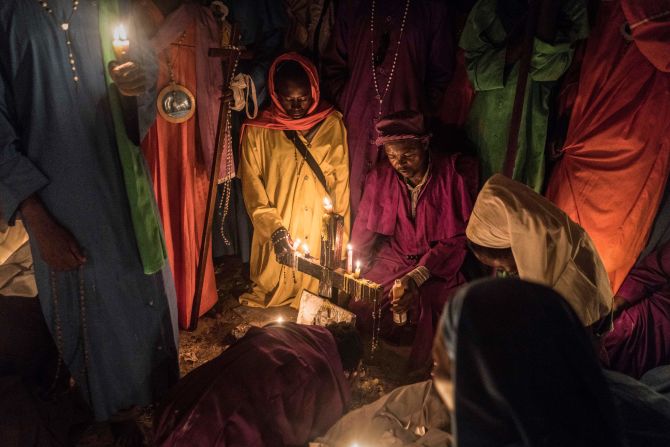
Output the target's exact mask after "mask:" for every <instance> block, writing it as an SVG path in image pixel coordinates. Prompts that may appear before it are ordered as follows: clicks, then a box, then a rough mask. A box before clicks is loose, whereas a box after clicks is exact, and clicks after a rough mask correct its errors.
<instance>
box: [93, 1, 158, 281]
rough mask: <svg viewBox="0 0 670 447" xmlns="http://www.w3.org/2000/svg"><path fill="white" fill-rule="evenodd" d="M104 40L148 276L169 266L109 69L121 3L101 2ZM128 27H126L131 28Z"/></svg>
mask: <svg viewBox="0 0 670 447" xmlns="http://www.w3.org/2000/svg"><path fill="white" fill-rule="evenodd" d="M99 22H100V40H101V44H102V56H103V60H104V67H105V78H106V81H107V91H108V92H109V103H110V107H111V109H112V116H113V119H114V132H115V135H116V145H117V147H118V149H119V159H120V160H121V167H122V169H123V180H124V183H125V186H126V195H127V196H128V204H129V206H130V216H131V219H132V221H133V229H134V230H135V240H136V242H137V249H138V250H139V253H140V258H141V260H142V266H143V268H144V273H145V274H147V275H150V274H153V273H156V272H157V271H159V270H161V269H162V268H163V266H164V265H165V260H166V258H167V251H166V249H165V240H164V239H163V231H162V229H161V224H160V219H159V217H158V210H157V209H156V205H155V203H154V191H153V187H152V184H151V180H150V179H149V175H148V174H147V171H146V168H145V165H144V159H143V156H142V152H141V151H140V148H139V147H137V146H136V145H135V144H133V142H132V141H130V139H129V138H128V134H127V132H126V128H125V125H124V121H123V111H122V109H121V98H120V97H119V92H118V90H117V89H116V88H115V87H114V86H113V81H112V78H111V76H110V74H109V71H108V70H107V69H106V68H107V66H108V64H109V62H110V61H113V60H114V59H115V55H114V49H113V47H112V40H113V39H112V38H113V32H114V27H115V26H116V25H117V24H118V23H120V21H119V5H118V2H117V0H101V1H100V6H99ZM127 25H128V24H126V26H127Z"/></svg>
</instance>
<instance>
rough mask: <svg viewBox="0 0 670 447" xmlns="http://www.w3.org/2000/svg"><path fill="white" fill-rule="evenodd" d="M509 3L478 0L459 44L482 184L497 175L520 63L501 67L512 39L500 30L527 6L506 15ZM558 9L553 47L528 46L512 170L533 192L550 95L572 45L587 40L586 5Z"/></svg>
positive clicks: (576, 0) (579, 0)
mask: <svg viewBox="0 0 670 447" xmlns="http://www.w3.org/2000/svg"><path fill="white" fill-rule="evenodd" d="M514 3H515V2H511V1H510V0H507V1H500V0H479V1H478V2H477V3H476V4H475V6H474V7H473V8H472V10H471V11H470V15H469V17H468V20H467V22H466V24H465V28H464V30H463V34H462V35H461V40H460V46H461V48H462V49H463V50H464V51H465V61H466V66H467V70H468V75H469V77H470V82H471V83H472V86H473V87H474V89H475V92H476V94H475V97H474V99H473V102H472V107H471V109H470V114H469V116H468V120H467V123H466V131H467V134H468V138H470V140H471V141H472V142H473V143H474V146H475V148H476V149H477V153H478V155H479V158H480V160H481V164H482V181H486V180H487V179H488V178H489V177H491V175H493V174H495V173H497V172H502V170H503V164H504V162H505V157H506V154H507V146H508V140H509V128H510V121H511V119H512V109H513V106H514V100H515V95H516V88H517V78H518V76H519V65H520V63H519V62H515V63H513V64H511V63H508V62H507V61H506V55H507V52H508V50H509V48H508V47H509V41H510V39H511V37H510V34H509V30H508V29H506V27H505V24H506V22H510V21H514V20H516V18H514V16H518V15H522V14H526V13H527V5H526V2H522V3H523V4H522V6H521V7H520V8H519V9H517V10H515V11H507V9H508V8H509V6H507V5H511V4H514ZM516 3H517V4H518V3H519V2H516ZM561 5H562V6H561V9H560V13H559V16H558V18H557V21H558V25H557V32H556V38H555V40H554V42H551V43H549V42H544V41H542V40H540V39H538V38H535V40H534V43H533V50H532V55H531V62H530V68H529V73H528V83H527V86H526V93H525V96H524V98H523V113H522V115H521V125H520V127H519V136H518V143H517V144H518V149H517V155H516V161H515V165H514V173H513V178H514V179H515V180H519V181H520V182H522V183H525V184H527V185H528V186H530V187H531V188H533V189H534V190H535V191H537V192H540V190H541V188H542V186H543V184H544V174H545V163H546V161H545V144H546V140H547V126H548V119H549V108H550V99H551V96H552V92H553V90H554V87H555V85H556V81H557V80H558V79H559V78H560V77H561V76H562V75H563V73H565V71H566V70H567V69H568V67H569V66H570V62H571V61H572V53H573V50H572V45H573V44H574V43H575V42H576V41H577V40H579V39H584V38H585V37H586V36H587V34H588V18H587V14H586V2H584V1H583V0H567V1H562V2H561ZM505 6H507V7H505ZM507 15H509V16H510V17H506V16H507Z"/></svg>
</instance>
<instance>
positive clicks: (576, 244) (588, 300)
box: [466, 174, 612, 326]
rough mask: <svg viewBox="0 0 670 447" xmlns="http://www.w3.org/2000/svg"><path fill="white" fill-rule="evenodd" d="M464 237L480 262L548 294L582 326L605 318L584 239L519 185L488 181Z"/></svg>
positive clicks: (606, 307)
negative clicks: (558, 296) (563, 303)
mask: <svg viewBox="0 0 670 447" xmlns="http://www.w3.org/2000/svg"><path fill="white" fill-rule="evenodd" d="M466 236H467V238H468V244H469V246H470V249H471V250H472V252H473V253H474V254H475V256H477V258H478V259H479V260H480V261H481V262H483V263H484V264H486V265H489V266H491V267H495V268H498V269H501V270H503V271H505V272H507V273H508V274H511V275H513V276H517V275H518V276H519V277H520V278H521V279H524V280H526V281H532V282H536V283H539V284H544V285H546V286H549V287H551V288H553V289H554V290H556V291H557V292H559V293H560V294H561V295H562V296H563V297H565V299H566V300H567V301H568V303H570V305H571V306H572V308H573V309H574V311H575V312H576V313H577V315H578V316H579V319H580V320H581V321H582V323H583V324H584V325H585V326H590V325H592V324H594V323H595V322H597V321H598V320H600V319H602V318H603V317H605V316H606V315H607V314H608V313H609V312H610V310H611V308H612V290H611V288H610V284H609V280H608V278H607V272H606V271H605V267H604V266H603V263H602V261H601V260H600V256H599V255H598V252H597V251H596V248H595V246H594V245H593V242H592V241H591V238H590V237H589V235H588V234H586V232H585V231H584V229H583V228H582V227H580V226H579V225H578V224H576V223H575V222H573V221H572V220H570V218H569V217H568V216H567V215H566V214H565V213H564V212H563V211H561V210H560V209H558V208H557V207H556V206H555V205H554V204H552V203H551V202H550V201H549V200H547V199H545V198H544V197H542V196H540V195H539V194H537V193H536V192H534V191H533V190H531V189H530V188H528V187H526V186H524V185H522V184H521V183H519V182H516V181H514V180H511V179H509V178H507V177H505V176H503V175H499V174H498V175H494V176H493V177H491V178H490V179H489V180H488V181H487V182H486V184H485V185H484V188H483V189H482V191H481V192H480V193H479V196H478V197H477V201H476V202H475V206H474V209H473V211H472V215H471V216H470V221H469V223H468V227H467V229H466Z"/></svg>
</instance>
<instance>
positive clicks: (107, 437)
mask: <svg viewBox="0 0 670 447" xmlns="http://www.w3.org/2000/svg"><path fill="white" fill-rule="evenodd" d="M216 279H217V288H218V293H219V300H218V302H217V304H216V305H215V306H214V308H213V309H212V310H210V311H209V312H207V313H206V314H205V315H203V316H202V317H201V318H200V321H199V323H198V328H197V329H196V330H195V331H193V332H188V331H180V334H179V337H180V338H179V368H180V372H181V376H182V377H183V376H184V375H186V374H188V373H189V372H190V371H192V370H194V369H195V368H197V367H199V366H200V365H202V364H204V363H206V362H208V361H209V360H211V359H213V358H214V357H216V356H217V355H219V354H220V353H221V352H223V351H224V350H225V349H226V348H227V347H228V346H229V345H230V344H231V343H233V342H234V341H235V340H236V339H238V338H240V337H241V336H243V335H244V334H245V333H246V331H247V330H248V329H249V328H250V327H251V326H263V325H265V324H267V323H269V322H272V321H276V320H277V319H278V318H279V317H282V318H283V319H284V321H295V319H296V317H297V311H296V310H295V309H291V308H290V307H281V308H272V309H259V308H251V307H247V306H242V305H240V304H239V303H238V301H237V296H239V295H240V293H241V292H242V291H244V290H245V289H246V288H247V287H248V281H247V280H245V279H244V278H243V275H242V265H241V263H240V261H239V260H238V259H237V258H224V259H220V260H218V262H217V263H216ZM364 346H365V348H366V355H365V358H364V361H363V368H364V375H363V376H362V377H361V378H360V380H359V381H358V383H357V384H356V385H355V386H354V388H353V389H352V403H351V409H354V408H358V407H360V406H362V405H365V404H367V403H370V402H372V401H374V400H376V399H377V398H379V397H380V396H382V395H383V394H385V393H388V392H389V391H391V390H392V389H393V388H396V387H398V386H400V385H404V384H407V383H411V382H412V381H416V380H417V378H416V377H410V376H408V375H407V374H406V372H405V363H406V358H407V357H408V355H409V348H408V347H395V346H390V345H388V344H386V343H384V342H380V344H379V347H378V348H377V351H376V352H375V354H374V356H371V355H370V346H371V343H370V340H369V338H367V339H365V338H364ZM152 416H153V408H145V409H143V410H142V411H141V412H140V413H139V414H138V415H137V417H136V420H137V421H138V423H139V425H140V427H141V428H142V431H143V432H144V434H145V439H146V440H147V445H151V443H150V441H149V439H150V432H151V420H152ZM110 443H111V434H110V433H109V430H108V427H105V426H94V427H91V428H90V429H89V430H88V433H86V434H85V435H84V436H83V438H82V439H81V441H80V442H79V443H78V446H79V447H101V446H106V445H110Z"/></svg>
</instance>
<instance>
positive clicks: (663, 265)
mask: <svg viewBox="0 0 670 447" xmlns="http://www.w3.org/2000/svg"><path fill="white" fill-rule="evenodd" d="M617 295H618V296H620V297H621V298H623V299H625V300H626V301H627V302H628V303H629V304H630V307H628V308H627V309H626V310H624V311H623V312H621V314H620V315H619V317H618V318H617V319H616V320H615V321H614V329H613V330H612V332H610V333H608V334H607V335H606V336H605V337H604V338H603V340H602V347H603V349H601V360H602V361H603V363H604V364H605V366H606V367H608V368H610V369H613V370H615V371H620V372H622V373H625V374H628V375H631V376H633V377H635V378H639V377H641V376H642V375H643V374H644V373H645V372H647V371H649V370H650V369H652V368H654V367H656V366H660V365H667V364H670V242H666V243H665V244H664V245H662V246H661V247H660V248H659V249H658V250H656V251H654V252H652V253H650V254H649V255H648V256H647V257H646V258H644V259H643V260H642V262H640V264H639V265H638V266H636V267H634V268H633V270H631V272H630V273H629V274H628V276H627V277H626V280H625V281H624V283H623V285H622V286H621V288H620V289H619V292H618V293H617Z"/></svg>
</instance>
